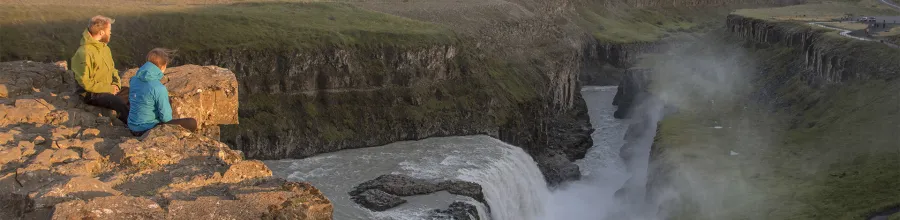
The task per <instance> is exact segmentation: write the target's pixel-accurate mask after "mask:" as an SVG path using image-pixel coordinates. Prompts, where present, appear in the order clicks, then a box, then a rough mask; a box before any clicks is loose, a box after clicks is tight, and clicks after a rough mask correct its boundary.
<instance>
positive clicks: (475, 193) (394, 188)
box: [349, 174, 485, 211]
mask: <svg viewBox="0 0 900 220" xmlns="http://www.w3.org/2000/svg"><path fill="white" fill-rule="evenodd" d="M370 190H378V191H380V192H370V193H369V194H368V196H367V197H371V198H363V197H361V195H362V194H363V193H366V192H367V191H370ZM443 190H446V191H447V192H449V193H451V194H455V195H461V196H468V197H472V198H473V199H475V200H478V201H480V202H485V200H484V193H483V191H482V189H481V185H478V184H477V183H472V182H466V181H460V180H447V181H430V180H424V179H417V178H413V177H410V176H407V175H402V174H386V175H381V176H379V177H378V178H375V179H374V180H369V181H366V182H363V183H361V184H359V185H357V186H356V187H354V188H353V191H350V193H349V194H350V196H353V197H360V198H359V199H358V201H357V199H354V201H355V202H357V203H358V204H360V205H363V207H367V208H369V207H368V206H367V205H371V204H363V203H360V202H367V203H374V204H381V203H380V201H381V200H385V201H391V200H392V199H391V198H388V197H385V196H384V195H383V194H382V193H381V192H383V193H385V194H389V195H394V196H414V195H424V194H429V193H434V192H437V191H443ZM370 200H373V201H370ZM373 210H374V209H373ZM377 211H383V210H377Z"/></svg>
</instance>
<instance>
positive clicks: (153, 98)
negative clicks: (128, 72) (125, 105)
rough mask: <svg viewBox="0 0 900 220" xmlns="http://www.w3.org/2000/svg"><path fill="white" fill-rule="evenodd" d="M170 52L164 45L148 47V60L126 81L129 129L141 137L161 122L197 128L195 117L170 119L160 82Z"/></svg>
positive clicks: (167, 100) (170, 109)
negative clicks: (127, 84) (127, 85)
mask: <svg viewBox="0 0 900 220" xmlns="http://www.w3.org/2000/svg"><path fill="white" fill-rule="evenodd" d="M171 53H172V51H171V50H168V49H165V48H155V49H153V50H151V51H150V53H147V63H144V65H143V66H141V68H140V69H138V71H137V74H136V75H135V76H134V77H131V80H130V81H129V84H130V85H131V88H130V93H129V95H128V101H129V102H130V103H131V109H130V110H129V112H128V129H130V130H131V133H132V134H133V135H134V136H141V135H143V134H144V133H145V132H147V131H148V130H150V129H152V128H154V127H156V126H157V125H160V124H175V125H180V126H181V127H184V128H186V129H188V130H190V131H192V132H193V131H197V120H196V119H193V118H180V119H172V106H171V104H170V103H169V91H168V90H167V89H166V86H164V85H163V84H162V82H160V80H162V78H163V72H165V71H166V66H167V65H169V61H170V59H169V56H170V54H171Z"/></svg>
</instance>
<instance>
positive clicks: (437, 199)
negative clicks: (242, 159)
mask: <svg viewBox="0 0 900 220" xmlns="http://www.w3.org/2000/svg"><path fill="white" fill-rule="evenodd" d="M266 164H267V165H268V166H269V168H271V169H272V171H273V172H274V173H275V175H276V176H280V177H284V178H287V179H290V180H294V181H307V182H310V183H312V184H313V185H315V186H316V187H317V188H319V189H320V190H321V191H322V192H323V193H325V195H326V196H327V197H328V198H329V199H331V201H332V203H333V204H334V218H335V219H339V220H344V219H423V218H425V217H426V216H427V214H428V212H429V210H432V209H446V208H447V207H448V206H449V205H450V203H452V202H454V201H468V202H470V203H472V204H476V207H478V208H479V209H480V210H482V212H481V213H480V214H481V215H484V216H482V217H483V218H482V219H487V218H486V217H487V216H486V215H487V213H484V212H485V211H484V210H485V208H484V206H482V205H481V204H479V202H476V201H474V200H472V199H470V198H468V197H463V196H456V195H452V194H449V193H446V192H439V193H434V194H431V195H423V196H412V197H404V199H406V200H408V202H407V203H406V204H403V205H401V206H399V207H396V208H393V209H390V210H387V211H384V212H372V211H369V210H367V209H365V208H363V207H361V206H359V205H357V204H356V203H354V202H352V201H351V200H350V196H349V195H348V194H347V193H348V192H350V191H351V190H352V189H353V187H354V186H356V185H358V184H359V183H362V182H365V181H367V180H371V179H375V178H376V177H378V176H380V175H384V174H391V173H394V174H407V175H410V176H412V177H416V178H424V179H459V180H466V181H471V182H475V183H478V184H480V185H481V186H482V190H483V192H484V194H485V200H486V201H487V203H488V205H489V206H490V216H491V217H492V219H521V220H530V219H537V217H539V216H541V215H542V214H543V210H544V208H545V207H547V205H546V204H544V201H545V200H544V199H543V198H547V197H549V195H550V192H549V190H548V189H547V185H546V183H545V182H544V178H543V176H542V175H541V173H540V171H539V170H538V168H537V165H536V164H535V162H534V160H532V159H531V156H529V155H528V154H526V153H525V152H524V151H523V150H522V149H521V148H518V147H515V146H511V145H509V144H506V143H503V142H501V141H499V140H497V139H494V138H491V137H488V136H464V137H442V138H429V139H425V140H421V141H406V142H397V143H392V144H388V145H385V146H380V147H371V148H362V149H353V150H344V151H340V152H335V153H329V154H323V155H318V156H315V157H311V158H306V159H300V160H278V161H266Z"/></svg>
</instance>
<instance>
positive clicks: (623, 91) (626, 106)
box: [612, 68, 652, 118]
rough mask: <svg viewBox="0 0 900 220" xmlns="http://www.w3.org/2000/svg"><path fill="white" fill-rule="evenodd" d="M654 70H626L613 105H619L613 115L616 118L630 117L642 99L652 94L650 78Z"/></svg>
mask: <svg viewBox="0 0 900 220" xmlns="http://www.w3.org/2000/svg"><path fill="white" fill-rule="evenodd" d="M651 74H652V70H650V69H644V68H631V69H628V71H626V72H625V78H624V79H623V80H622V82H621V83H620V84H619V87H618V88H617V90H616V96H615V97H614V98H613V103H612V104H613V105H615V106H617V108H616V112H615V113H613V116H615V117H616V118H629V117H631V114H632V112H633V109H634V108H635V107H637V106H636V105H640V104H641V103H640V102H641V100H644V99H646V98H648V95H649V94H650V88H649V87H650V79H651V78H652V76H651Z"/></svg>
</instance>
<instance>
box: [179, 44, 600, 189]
mask: <svg viewBox="0 0 900 220" xmlns="http://www.w3.org/2000/svg"><path fill="white" fill-rule="evenodd" d="M478 53H479V52H478V51H477V50H476V49H474V48H472V47H471V45H469V44H468V43H464V42H452V43H449V44H445V45H426V46H415V47H413V46H402V47H401V46H391V45H380V46H372V47H325V48H319V49H303V50H284V51H271V50H225V51H215V52H209V53H192V52H184V53H182V54H181V56H180V58H179V62H188V63H199V64H202V65H217V66H222V67H225V68H228V69H235V70H236V71H235V72H236V76H237V80H238V83H239V84H238V85H239V90H240V91H241V93H240V98H239V99H240V101H241V106H240V109H239V111H240V117H241V123H240V124H239V125H234V126H224V127H223V129H222V133H223V136H222V138H223V140H224V141H225V142H226V143H229V144H230V145H232V146H234V147H235V148H236V149H238V150H241V151H243V152H245V153H246V154H247V156H248V157H250V158H258V159H280V158H286V157H288V158H303V157H308V156H311V155H315V154H320V153H326V152H334V151H338V150H342V149H350V148H360V147H370V146H378V145H384V144H387V143H391V142H395V141H401V140H416V139H423V138H427V137H435V136H453V135H472V134H487V135H491V136H494V137H497V138H499V139H501V140H504V141H507V142H510V143H513V144H515V145H516V146H521V147H523V148H525V149H526V150H527V151H529V152H530V153H532V155H544V154H562V155H565V156H564V157H563V158H565V159H568V160H574V159H576V158H580V157H583V154H584V152H585V151H586V149H587V148H589V147H590V146H591V142H590V135H589V134H590V126H589V125H588V121H587V114H586V107H585V105H584V102H583V100H581V99H580V97H579V96H578V94H577V92H576V91H577V88H578V83H577V80H578V79H577V78H578V77H577V74H578V61H579V60H580V55H578V54H577V53H575V54H574V55H572V56H571V59H569V60H570V61H572V62H569V63H563V64H560V65H562V66H560V67H558V68H555V69H554V70H553V71H551V72H547V73H541V72H535V71H521V70H519V69H520V68H524V67H514V68H513V67H503V66H500V65H494V64H491V65H486V64H485V63H486V62H494V61H491V60H493V59H487V58H484V57H481V55H478ZM537 161H538V162H539V163H540V164H542V168H544V169H545V170H547V171H548V172H547V174H548V175H547V178H548V181H550V182H551V183H557V182H559V181H562V180H564V179H571V178H570V177H571V172H570V173H568V174H558V175H557V174H556V173H560V172H554V171H551V170H571V169H562V168H557V164H560V163H559V162H551V161H546V160H540V159H538V160H537ZM562 164H563V165H564V166H567V165H571V162H569V161H566V162H564V163H562ZM576 170H577V169H576ZM576 173H577V172H576Z"/></svg>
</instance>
